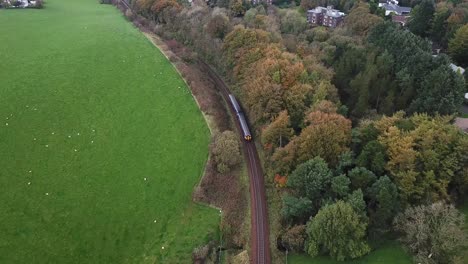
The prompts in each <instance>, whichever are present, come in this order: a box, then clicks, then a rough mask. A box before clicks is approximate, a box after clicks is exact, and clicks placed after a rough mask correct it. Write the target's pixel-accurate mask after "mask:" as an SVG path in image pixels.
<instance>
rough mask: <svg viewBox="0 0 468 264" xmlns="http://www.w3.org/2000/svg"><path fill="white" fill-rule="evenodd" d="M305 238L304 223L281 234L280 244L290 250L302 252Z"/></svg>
mask: <svg viewBox="0 0 468 264" xmlns="http://www.w3.org/2000/svg"><path fill="white" fill-rule="evenodd" d="M306 239H307V234H306V225H296V226H293V227H291V228H288V229H287V230H286V232H284V234H282V235H281V245H282V246H283V247H285V248H287V249H288V250H289V251H292V252H298V253H299V252H304V244H305V241H306Z"/></svg>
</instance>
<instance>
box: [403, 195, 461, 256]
mask: <svg viewBox="0 0 468 264" xmlns="http://www.w3.org/2000/svg"><path fill="white" fill-rule="evenodd" d="M464 222H465V217H464V215H463V214H461V213H460V212H459V211H458V210H457V209H456V208H455V207H454V206H453V205H448V204H444V203H443V202H438V203H434V204H430V205H421V206H416V207H409V208H408V209H406V210H405V212H403V213H401V214H400V215H398V216H397V217H396V218H395V229H396V230H397V231H399V232H402V233H403V234H404V235H403V237H402V238H401V241H402V242H403V244H404V245H405V246H406V247H407V248H408V250H409V251H410V252H411V253H413V254H414V256H415V260H416V262H422V263H452V258H453V257H454V255H455V253H457V252H459V250H461V249H462V248H463V247H464V246H465V245H466V242H467V237H466V234H465V232H464V230H463V227H464Z"/></svg>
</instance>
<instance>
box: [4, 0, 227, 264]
mask: <svg viewBox="0 0 468 264" xmlns="http://www.w3.org/2000/svg"><path fill="white" fill-rule="evenodd" d="M0 25H1V26H0V150H1V151H0V153H1V154H0V155H1V156H0V186H1V191H0V201H1V203H0V263H2V264H4V263H99V264H102V263H189V262H190V256H191V252H192V249H193V248H194V247H195V246H198V245H200V244H203V243H204V242H206V241H207V240H208V239H210V238H212V237H214V238H216V237H217V236H218V229H219V212H218V211H216V210H214V209H211V208H208V207H204V206H200V205H196V204H194V203H192V202H191V193H192V190H193V187H194V185H195V184H196V183H197V182H198V181H199V179H200V176H201V174H202V171H203V167H204V163H205V161H206V158H207V154H208V142H209V131H208V128H207V127H206V124H205V122H204V119H203V117H202V115H201V113H200V112H199V110H198V108H197V106H196V104H195V102H194V100H193V98H192V96H191V94H190V93H189V91H188V88H187V87H186V86H185V84H184V82H183V80H182V79H181V78H180V76H179V75H178V74H177V73H176V71H175V69H174V68H173V67H172V66H171V64H170V63H169V62H168V61H167V60H166V59H165V57H164V56H163V55H162V54H161V53H160V52H159V51H158V50H157V49H156V48H155V47H153V46H152V44H151V43H150V42H149V41H148V40H147V39H146V38H145V37H144V36H143V35H142V34H141V33H139V31H138V30H137V29H136V28H134V27H133V26H132V25H131V24H130V23H129V22H127V21H126V20H125V19H124V17H123V16H122V15H121V14H120V12H119V11H118V10H117V9H116V8H114V7H113V6H110V5H99V4H98V1H97V0H48V1H46V8H45V9H43V10H0ZM163 247H164V249H163Z"/></svg>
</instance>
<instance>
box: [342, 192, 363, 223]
mask: <svg viewBox="0 0 468 264" xmlns="http://www.w3.org/2000/svg"><path fill="white" fill-rule="evenodd" d="M346 202H347V203H349V204H350V205H351V207H353V209H354V211H355V212H356V213H357V214H358V215H360V216H361V218H362V219H363V220H367V216H366V202H365V201H364V193H363V192H362V190H361V189H357V190H355V191H354V192H353V193H351V194H350V195H348V197H347V198H346Z"/></svg>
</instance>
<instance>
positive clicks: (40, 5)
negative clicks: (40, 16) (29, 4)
mask: <svg viewBox="0 0 468 264" xmlns="http://www.w3.org/2000/svg"><path fill="white" fill-rule="evenodd" d="M34 8H39V9H41V8H44V1H43V0H36V5H35V6H34Z"/></svg>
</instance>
